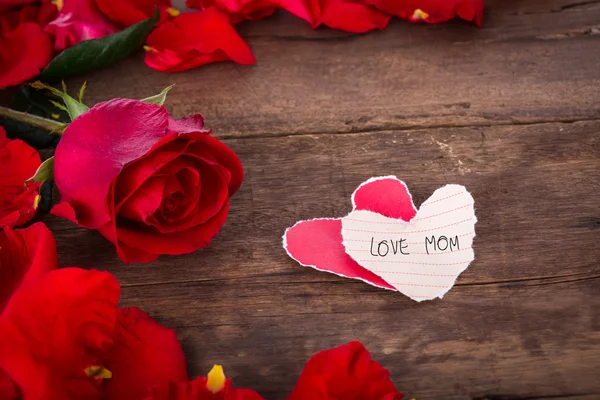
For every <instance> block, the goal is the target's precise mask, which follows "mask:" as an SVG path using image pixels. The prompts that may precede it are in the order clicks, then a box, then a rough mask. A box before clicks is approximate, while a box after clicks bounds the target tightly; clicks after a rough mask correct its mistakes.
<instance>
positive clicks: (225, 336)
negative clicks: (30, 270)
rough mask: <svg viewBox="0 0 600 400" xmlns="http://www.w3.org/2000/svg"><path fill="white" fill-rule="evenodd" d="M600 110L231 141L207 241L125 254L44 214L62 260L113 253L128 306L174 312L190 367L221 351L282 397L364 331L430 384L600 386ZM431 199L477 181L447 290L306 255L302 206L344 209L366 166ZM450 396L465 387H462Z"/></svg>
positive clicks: (421, 392) (237, 373) (411, 386)
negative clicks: (320, 262)
mask: <svg viewBox="0 0 600 400" xmlns="http://www.w3.org/2000/svg"><path fill="white" fill-rule="evenodd" d="M599 132H600V122H575V123H569V124H567V123H545V124H536V125H528V126H496V127H469V128H438V129H428V130H417V131H403V132H394V131H386V132H376V133H364V134H328V135H311V136H309V135H302V136H291V137H283V138H261V139H230V140H226V143H227V144H228V145H229V146H231V147H232V148H233V149H234V150H235V151H236V152H237V153H238V154H239V155H240V157H241V158H242V162H243V163H244V165H245V166H246V173H247V177H246V181H245V184H244V185H243V187H242V189H241V190H240V192H238V194H237V195H236V196H235V197H234V201H233V206H232V210H231V214H230V217H229V220H228V222H227V224H226V226H225V227H224V228H223V230H222V232H221V234H220V235H219V236H218V237H217V238H216V239H215V241H214V242H213V244H212V245H211V246H210V247H209V248H208V249H205V250H202V251H199V252H197V253H195V254H191V255H187V256H181V257H162V258H160V259H159V260H158V261H157V262H155V263H153V264H149V265H122V264H121V263H120V262H119V261H118V259H117V258H116V256H115V254H114V249H113V248H112V247H111V245H110V244H108V243H107V242H105V241H104V240H103V239H102V238H101V237H100V236H99V235H98V234H97V233H95V232H89V231H85V230H81V229H79V228H76V227H74V226H73V225H71V224H70V223H67V222H63V221H59V220H55V219H49V220H48V223H49V225H50V227H51V228H52V229H53V230H54V231H55V232H57V236H58V237H59V247H60V248H59V254H60V257H61V265H73V264H80V265H86V266H89V267H94V268H108V269H109V270H110V271H111V272H113V273H115V274H116V276H117V277H118V278H119V279H120V281H121V282H122V284H123V286H124V289H123V301H122V303H123V305H138V306H140V307H142V308H143V309H145V310H147V311H148V312H150V313H151V315H153V316H154V317H156V318H158V319H159V320H160V321H162V322H163V323H165V324H167V325H168V326H172V327H175V328H176V330H177V332H178V334H179V335H180V338H181V339H182V343H183V345H184V347H185V348H186V350H187V351H188V354H189V355H190V357H189V362H190V367H191V370H192V371H193V373H196V374H201V373H203V372H205V371H206V370H207V368H209V366H210V365H211V363H213V362H222V363H224V364H225V365H226V366H227V371H228V374H230V375H231V376H233V377H234V378H235V382H236V383H237V384H238V385H250V386H253V387H256V388H258V389H259V390H260V391H261V393H263V394H264V395H266V396H267V397H268V398H274V399H275V398H282V397H283V394H284V393H285V392H286V390H289V388H291V387H292V385H293V383H294V381H295V378H296V376H297V375H298V373H299V371H300V369H301V366H302V365H303V361H304V360H306V359H307V358H308V357H309V356H310V355H311V354H312V353H314V352H316V351H317V350H319V349H323V348H327V347H331V346H334V345H337V344H341V343H343V342H346V341H349V340H352V339H359V340H362V341H363V342H364V343H366V344H367V345H368V346H369V348H370V349H371V350H372V351H373V353H374V355H375V357H376V358H377V359H378V360H380V361H381V362H382V363H383V364H384V365H385V366H386V367H388V368H390V369H391V370H392V374H393V377H394V380H395V382H397V384H398V386H399V387H400V388H402V389H403V390H405V391H407V392H408V393H409V394H410V395H413V396H416V397H417V398H420V399H434V398H440V399H441V398H457V399H464V398H470V397H469V396H475V395H476V394H478V393H486V392H496V393H516V394H519V395H527V396H532V395H540V394H543V395H558V394H565V393H596V394H597V393H600V385H599V382H598V379H597V377H598V374H599V373H600V363H598V361H599V360H600V347H599V346H598V345H599V344H600V318H599V317H600V315H599V313H598V309H599V307H600V299H599V297H598V296H597V294H598V290H599V289H600V280H599V279H598V278H600V268H599V265H598V259H599V257H600V249H599V247H598V240H599V239H600V230H599V229H598V227H597V226H596V225H595V222H594V221H596V220H597V218H598V216H600V208H599V202H598V198H597V196H598V189H599V186H598V182H600V135H599ZM389 173H395V174H397V175H398V176H400V177H402V179H404V180H405V181H406V182H407V184H408V185H409V188H410V189H411V192H412V194H413V196H414V198H415V202H416V204H420V203H421V202H423V201H424V200H425V199H426V198H427V197H429V195H430V194H431V193H432V192H433V191H434V190H435V189H436V188H438V187H440V186H442V185H444V184H446V183H448V182H452V183H459V184H463V185H465V186H466V187H467V188H468V189H469V190H470V191H471V193H472V194H473V196H474V198H475V202H476V213H477V217H478V219H479V221H480V222H479V223H478V224H477V237H476V239H475V249H476V261H475V262H474V263H473V264H472V265H471V267H470V268H469V269H468V270H467V271H466V272H465V273H463V274H462V275H461V277H460V278H459V280H458V284H457V286H456V287H455V288H454V289H452V290H451V291H450V293H449V294H447V295H446V297H445V298H444V300H442V301H440V300H438V301H434V302H429V303H426V304H417V303H414V302H412V301H411V300H409V299H408V298H406V297H404V296H402V295H400V294H398V293H391V292H388V291H384V290H379V289H376V288H372V287H370V286H368V285H366V284H364V283H361V282H354V281H351V280H347V279H343V278H339V277H337V276H335V275H330V274H325V273H320V272H316V271H314V270H312V269H307V268H303V267H301V266H299V265H298V264H296V263H295V262H294V261H293V260H291V259H289V258H288V257H287V255H286V254H285V252H284V250H283V249H282V248H281V244H280V242H281V235H282V233H283V231H284V230H285V228H286V227H288V226H291V225H292V224H294V223H295V222H296V221H297V220H300V219H307V218H315V217H339V216H343V215H345V214H346V213H347V212H349V211H350V208H351V205H350V195H351V193H352V191H353V190H354V189H355V188H356V186H357V185H358V184H359V183H360V182H362V181H363V180H365V179H366V178H368V177H369V176H371V175H383V174H389ZM452 396H454V397H452Z"/></svg>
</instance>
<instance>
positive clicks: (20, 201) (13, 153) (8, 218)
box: [0, 127, 41, 229]
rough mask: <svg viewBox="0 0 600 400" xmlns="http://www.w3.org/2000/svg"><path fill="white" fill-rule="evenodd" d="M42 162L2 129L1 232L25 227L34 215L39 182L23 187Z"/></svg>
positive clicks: (23, 143)
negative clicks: (9, 137)
mask: <svg viewBox="0 0 600 400" xmlns="http://www.w3.org/2000/svg"><path fill="white" fill-rule="evenodd" d="M40 164H41V160H40V155H39V154H38V152H37V151H36V150H35V149H33V148H32V147H30V146H29V145H28V144H27V143H25V142H23V141H21V140H18V139H16V140H10V139H7V138H6V132H5V131H4V128H2V127H0V165H2V168H1V169H0V229H2V228H3V227H6V226H17V225H22V224H24V223H26V222H27V221H29V220H30V219H31V218H32V217H33V216H34V215H35V211H36V210H35V207H34V204H35V198H36V196H37V195H38V192H37V189H38V188H39V187H40V183H33V184H28V185H27V186H25V185H24V183H25V181H26V180H27V179H29V178H31V177H32V176H33V174H35V171H36V170H37V168H38V167H39V166H40Z"/></svg>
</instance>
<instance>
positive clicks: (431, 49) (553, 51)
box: [73, 0, 600, 137]
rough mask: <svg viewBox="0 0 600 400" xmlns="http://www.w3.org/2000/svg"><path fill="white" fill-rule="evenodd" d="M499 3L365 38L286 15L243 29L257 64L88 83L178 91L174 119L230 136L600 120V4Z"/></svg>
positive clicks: (127, 90)
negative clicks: (475, 20) (480, 13)
mask: <svg viewBox="0 0 600 400" xmlns="http://www.w3.org/2000/svg"><path fill="white" fill-rule="evenodd" d="M489 3H490V4H489V6H488V13H487V15H486V19H485V26H484V28H483V29H477V28H476V27H474V26H471V25H468V24H464V23H459V22H456V23H450V24H446V25H436V26H420V25H411V24H408V23H406V22H402V21H394V22H393V23H392V24H391V25H390V26H389V27H388V28H387V29H385V30H384V31H381V32H374V33H371V34H368V35H363V36H360V35H350V34H347V33H343V32H342V33H340V32H335V31H332V30H328V29H323V30H317V31H314V32H313V31H310V30H309V29H308V28H307V26H305V24H304V23H303V22H302V21H297V20H296V19H293V18H291V17H289V18H286V17H287V16H284V15H281V16H280V18H274V19H268V20H265V21H261V22H260V23H254V24H253V23H250V24H247V25H245V26H243V27H242V30H243V33H244V34H245V36H246V37H248V39H249V43H250V45H251V46H252V49H253V51H254V53H255V55H256V58H257V60H258V62H257V65H255V66H252V67H247V68H244V67H240V66H236V65H233V64H218V65H211V66H207V67H205V68H202V69H199V70H194V71H188V72H185V73H180V74H161V73H158V72H154V71H150V70H147V69H144V67H142V66H141V65H140V63H141V61H140V58H137V59H136V58H132V59H129V60H127V61H125V62H124V63H122V64H120V65H119V66H118V67H116V68H111V69H108V70H105V71H101V72H98V73H95V74H91V75H90V76H87V77H85V79H87V80H88V81H90V83H93V82H101V81H102V82H110V86H109V87H110V91H109V90H106V91H94V90H90V91H89V100H91V101H99V100H104V99H106V98H107V97H110V95H117V96H123V97H133V98H136V97H139V98H141V97H146V96H148V95H150V94H153V93H156V92H158V91H160V90H161V89H162V88H164V87H166V86H168V85H170V84H172V83H175V84H177V85H178V86H177V89H175V90H173V91H172V92H171V93H172V95H170V99H169V103H168V107H169V109H170V111H172V113H173V114H174V115H176V116H183V115H189V114H193V113H197V112H198V111H201V112H202V114H203V115H204V116H205V117H206V119H207V124H208V125H209V126H210V127H212V128H214V129H215V132H216V135H217V136H220V137H248V136H278V135H288V134H300V133H323V132H326V133H327V132H362V131H373V130H385V129H407V128H413V127H432V126H464V125H496V124H511V123H519V124H527V123H535V122H541V121H572V120H576V119H597V118H599V117H600V105H599V103H598V90H597V88H598V86H600V76H599V75H600V74H599V72H598V63H597V61H598V60H597V57H594V56H593V55H594V54H597V53H598V48H600V36H598V35H597V33H598V32H600V17H599V16H600V3H598V2H583V3H582V2H579V3H576V2H575V1H572V0H571V1H546V0H543V1H506V0H499V1H490V2H489ZM82 79H83V78H82ZM82 79H78V80H77V83H80V81H81V80H82ZM73 87H75V86H73Z"/></svg>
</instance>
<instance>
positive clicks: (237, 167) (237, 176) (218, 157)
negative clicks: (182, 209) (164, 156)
mask: <svg viewBox="0 0 600 400" xmlns="http://www.w3.org/2000/svg"><path fill="white" fill-rule="evenodd" d="M182 137H184V138H186V139H189V140H191V141H192V142H191V144H190V147H189V148H188V150H186V154H188V155H190V156H197V157H204V159H208V160H211V159H212V160H214V161H215V162H216V163H218V164H219V165H222V166H223V167H225V168H226V169H227V170H228V171H230V173H231V180H230V181H229V195H230V196H231V195H233V194H234V193H235V192H237V190H238V189H239V188H240V186H241V185H242V181H243V180H244V168H243V167H242V163H241V161H240V159H239V158H238V156H237V155H236V154H235V153H234V152H233V150H231V149H230V148H229V147H227V146H226V145H225V144H224V143H223V142H220V141H219V140H218V139H215V138H214V137H212V136H208V135H202V134H198V133H189V134H184V135H182Z"/></svg>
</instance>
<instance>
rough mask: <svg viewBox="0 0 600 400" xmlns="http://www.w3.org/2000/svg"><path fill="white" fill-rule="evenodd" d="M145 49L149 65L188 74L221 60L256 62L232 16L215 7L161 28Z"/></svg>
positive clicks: (149, 38) (157, 29)
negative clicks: (231, 19) (232, 22)
mask: <svg viewBox="0 0 600 400" xmlns="http://www.w3.org/2000/svg"><path fill="white" fill-rule="evenodd" d="M145 49H146V58H145V62H146V65H147V66H149V67H150V68H153V69H155V70H157V71H162V72H178V71H185V70H187V69H191V68H196V67H199V66H201V65H205V64H209V63H213V62H219V61H229V60H231V61H235V62H237V63H238V64H243V65H250V64H254V63H255V62H256V59H255V58H254V55H252V50H251V49H250V47H249V46H248V44H246V42H244V40H243V39H242V38H241V37H240V36H239V35H238V33H237V32H236V31H235V29H234V28H233V26H232V25H231V21H230V19H229V16H228V15H227V14H225V13H223V12H221V11H219V10H218V9H217V8H215V7H210V8H207V9H206V10H204V11H199V12H193V13H187V14H181V15H180V16H178V17H177V18H175V19H173V20H172V21H169V22H165V23H164V24H161V25H159V26H158V27H157V28H156V29H155V30H154V31H152V33H151V34H150V36H148V40H147V46H145Z"/></svg>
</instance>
